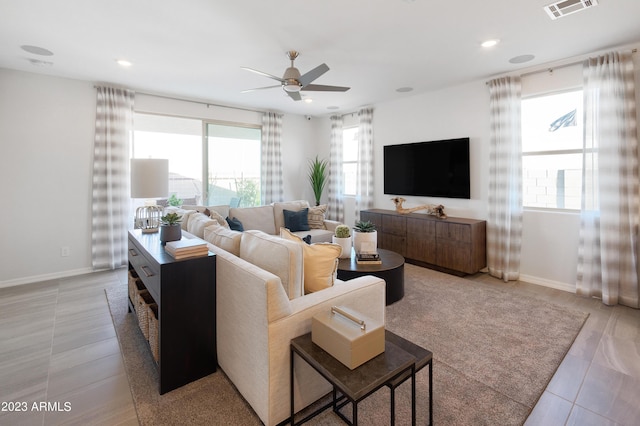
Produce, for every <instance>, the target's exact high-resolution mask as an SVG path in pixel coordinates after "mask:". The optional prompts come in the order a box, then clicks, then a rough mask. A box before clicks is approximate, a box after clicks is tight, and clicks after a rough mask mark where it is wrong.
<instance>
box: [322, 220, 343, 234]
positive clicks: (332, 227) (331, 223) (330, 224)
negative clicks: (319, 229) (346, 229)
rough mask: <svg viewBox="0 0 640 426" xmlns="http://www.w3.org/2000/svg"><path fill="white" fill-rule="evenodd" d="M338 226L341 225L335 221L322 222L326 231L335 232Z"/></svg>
mask: <svg viewBox="0 0 640 426" xmlns="http://www.w3.org/2000/svg"><path fill="white" fill-rule="evenodd" d="M338 225H342V223H341V222H338V221H337V220H329V219H325V220H324V226H325V227H326V228H327V230H328V231H331V232H335V231H336V227H337V226H338Z"/></svg>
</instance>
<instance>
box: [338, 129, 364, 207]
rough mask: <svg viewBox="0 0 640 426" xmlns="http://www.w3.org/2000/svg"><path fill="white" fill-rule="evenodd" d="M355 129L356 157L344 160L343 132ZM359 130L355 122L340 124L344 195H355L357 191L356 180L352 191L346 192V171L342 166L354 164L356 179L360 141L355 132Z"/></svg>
mask: <svg viewBox="0 0 640 426" xmlns="http://www.w3.org/2000/svg"><path fill="white" fill-rule="evenodd" d="M352 129H355V130H356V145H357V146H356V152H357V155H356V159H355V160H345V159H344V158H345V155H344V154H345V149H346V148H345V133H346V132H347V131H349V130H352ZM358 132H359V126H358V125H357V124H353V125H346V126H344V125H343V126H342V153H341V165H340V173H342V195H344V196H346V197H355V196H357V192H358V188H357V182H356V187H355V188H354V192H353V193H350V192H347V191H346V189H347V180H346V178H345V177H346V173H345V172H344V170H345V169H344V167H345V165H347V164H349V165H355V166H356V180H357V175H358V167H359V161H360V158H359V157H360V142H359V140H358V138H357V134H358Z"/></svg>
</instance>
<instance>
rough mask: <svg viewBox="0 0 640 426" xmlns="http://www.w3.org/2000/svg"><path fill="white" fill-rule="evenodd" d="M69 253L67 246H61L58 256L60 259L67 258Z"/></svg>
mask: <svg viewBox="0 0 640 426" xmlns="http://www.w3.org/2000/svg"><path fill="white" fill-rule="evenodd" d="M69 253H70V250H69V247H68V246H63V247H60V256H62V257H68V256H69Z"/></svg>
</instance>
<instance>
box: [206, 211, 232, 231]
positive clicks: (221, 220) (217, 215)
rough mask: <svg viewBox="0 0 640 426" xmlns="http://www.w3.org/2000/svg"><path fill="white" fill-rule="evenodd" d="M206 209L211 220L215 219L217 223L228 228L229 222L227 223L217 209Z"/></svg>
mask: <svg viewBox="0 0 640 426" xmlns="http://www.w3.org/2000/svg"><path fill="white" fill-rule="evenodd" d="M207 211H208V212H209V217H210V218H211V219H213V220H215V221H216V222H218V224H220V226H222V227H224V228H227V229H229V224H228V223H227V221H226V219H225V218H224V217H223V216H222V215H221V214H220V213H218V212H217V211H215V210H209V209H207Z"/></svg>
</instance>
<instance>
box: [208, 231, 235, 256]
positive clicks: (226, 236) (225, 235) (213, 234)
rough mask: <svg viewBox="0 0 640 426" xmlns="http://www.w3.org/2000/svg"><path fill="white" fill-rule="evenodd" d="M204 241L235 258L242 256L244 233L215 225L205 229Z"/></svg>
mask: <svg viewBox="0 0 640 426" xmlns="http://www.w3.org/2000/svg"><path fill="white" fill-rule="evenodd" d="M204 239H205V241H207V242H209V243H211V244H213V245H215V246H217V247H220V248H221V249H223V250H226V251H228V252H229V253H231V254H233V255H235V256H238V257H239V256H240V241H241V240H242V232H239V231H234V230H232V229H228V228H225V227H223V226H220V225H218V224H214V225H209V226H207V227H206V228H204Z"/></svg>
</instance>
